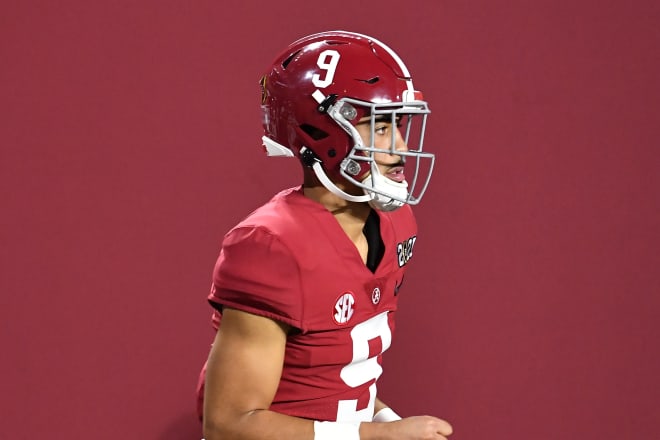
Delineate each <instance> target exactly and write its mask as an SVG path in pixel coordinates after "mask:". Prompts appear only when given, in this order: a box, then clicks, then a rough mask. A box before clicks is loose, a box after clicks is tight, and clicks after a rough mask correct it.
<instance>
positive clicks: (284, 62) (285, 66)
mask: <svg viewBox="0 0 660 440" xmlns="http://www.w3.org/2000/svg"><path fill="white" fill-rule="evenodd" d="M299 53H300V51H299V50H297V51H295V52H294V53H292V54H291V55H289V57H288V58H287V59H285V60H284V61H282V68H283V69H286V68H287V66H288V65H289V63H290V62H291V61H292V60H293V59H294V58H295V57H296V55H298V54H299Z"/></svg>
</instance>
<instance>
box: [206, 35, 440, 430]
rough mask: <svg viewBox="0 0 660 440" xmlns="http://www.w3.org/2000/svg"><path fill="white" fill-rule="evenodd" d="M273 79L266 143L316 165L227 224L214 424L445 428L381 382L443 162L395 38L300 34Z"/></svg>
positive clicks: (267, 95)
mask: <svg viewBox="0 0 660 440" xmlns="http://www.w3.org/2000/svg"><path fill="white" fill-rule="evenodd" d="M261 92H262V96H261V105H262V110H263V126H264V134H265V135H264V137H263V145H264V148H265V150H266V152H267V153H268V155H271V156H289V157H297V158H298V159H299V160H300V162H301V164H302V168H303V175H304V179H303V184H302V185H301V186H298V187H295V188H290V189H286V190H284V191H282V192H280V193H278V194H277V195H275V196H274V197H273V198H272V199H271V200H270V201H269V202H268V203H266V204H265V205H263V206H262V207H260V208H258V209H257V210H256V211H254V212H253V213H252V214H250V215H249V216H248V217H247V218H246V219H245V220H243V221H242V222H240V223H239V224H238V225H237V226H236V227H234V228H233V229H232V230H231V231H229V233H227V234H226V236H225V238H224V241H223V244H222V249H221V251H220V255H219V258H218V260H217V263H216V265H215V268H214V272H213V284H212V288H211V293H210V295H209V297H208V299H209V302H210V303H211V305H212V306H213V307H214V319H213V323H214V326H215V327H216V329H217V333H216V338H215V340H214V342H213V345H212V348H211V352H210V355H209V358H208V361H207V363H206V365H205V369H204V371H203V372H202V374H201V376H200V385H199V395H200V399H199V410H200V417H202V419H203V426H204V435H205V437H206V439H207V440H213V439H223V440H227V439H246V440H250V439H255V440H257V439H260V440H266V439H273V440H282V439H287V440H296V439H300V440H359V439H362V440H368V439H396V440H420V439H445V438H446V437H447V436H448V435H450V434H451V432H452V428H451V426H450V425H449V424H448V423H447V422H445V421H443V420H441V419H438V418H436V417H431V416H416V417H408V418H403V419H402V418H401V417H399V416H398V415H397V414H396V412H394V410H392V409H390V408H389V407H388V406H387V405H386V404H385V403H384V402H383V401H381V400H380V399H379V397H378V393H377V388H376V382H377V380H378V378H379V376H380V375H381V373H382V368H381V360H382V355H383V353H384V352H385V351H386V350H387V349H388V348H389V347H390V344H391V341H392V333H393V331H394V321H395V316H396V311H397V301H398V293H399V289H400V288H401V285H402V284H403V280H404V273H405V271H406V268H407V265H408V264H409V263H410V260H411V259H412V257H413V250H414V246H415V242H416V240H417V225H416V222H415V218H414V216H413V212H412V209H411V207H410V206H411V205H416V204H417V203H419V201H420V200H421V198H422V196H423V194H424V192H425V190H426V187H427V185H428V182H429V178H430V177H431V170H432V168H433V161H434V156H433V154H431V153H428V152H425V151H423V149H422V147H423V143H424V130H425V128H426V118H427V116H428V114H429V109H428V105H427V103H426V102H425V101H424V99H423V96H422V94H421V93H420V92H419V91H417V90H415V88H414V87H413V83H412V79H411V76H410V73H409V72H408V69H407V68H406V66H405V65H404V63H403V62H402V61H401V59H400V58H399V56H398V55H397V54H396V53H395V52H394V51H393V50H392V49H390V48H389V47H387V46H386V45H385V44H383V43H381V42H379V41H378V40H376V39H374V38H371V37H369V36H366V35H361V34H356V33H351V32H344V31H333V32H324V33H319V34H314V35H310V36H307V37H305V38H302V39H300V40H298V41H296V42H294V43H292V44H291V45H289V46H288V47H287V48H286V49H285V50H284V51H283V52H282V53H280V54H279V56H277V57H276V59H275V60H274V61H273V63H272V64H271V65H270V67H269V68H268V70H267V72H266V73H265V75H264V76H263V78H262V80H261Z"/></svg>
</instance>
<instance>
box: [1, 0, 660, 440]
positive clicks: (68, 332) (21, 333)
mask: <svg viewBox="0 0 660 440" xmlns="http://www.w3.org/2000/svg"><path fill="white" fill-rule="evenodd" d="M254 3H255V2H243V1H224V2H217V1H208V0H206V1H195V2H188V1H127V0H122V1H113V2H90V1H83V0H68V1H58V2H51V1H45V0H44V1H23V2H8V1H3V2H1V4H0V60H1V64H0V145H1V147H2V148H1V150H0V154H1V156H0V203H1V205H0V209H1V215H0V240H1V242H0V271H1V278H0V314H1V316H0V318H1V321H0V329H1V330H0V347H1V348H2V352H3V356H2V362H1V363H0V387H1V388H0V402H1V403H0V437H2V438H13V439H27V438H31V439H32V438H54V439H78V438H80V439H82V438H95V439H120V438H121V439H156V440H175V439H196V438H199V435H200V429H199V425H198V423H197V421H196V420H195V418H194V414H193V413H194V387H195V382H196V378H197V372H198V370H199V367H200V365H201V364H202V362H203V361H204V358H205V356H206V353H207V350H208V346H209V343H210V341H211V338H212V332H211V328H210V322H209V317H210V309H209V307H208V306H207V304H206V302H205V296H206V293H207V291H208V287H209V283H210V273H211V269H212V266H213V263H214V261H215V258H216V255H217V252H218V249H219V243H220V240H221V237H222V235H223V234H224V232H226V230H227V229H228V228H229V227H230V226H232V225H233V224H234V223H235V222H237V221H238V220H239V219H241V218H242V217H243V216H244V215H246V214H247V213H248V212H249V211H250V210H251V209H252V208H254V207H255V206H257V205H258V204H260V203H262V202H263V201H265V200H266V199H267V198H268V197H269V196H270V195H271V194H272V193H274V192H275V191H277V190H278V189H279V188H282V187H285V186H289V185H294V184H297V183H298V182H299V174H298V165H297V164H296V163H295V162H294V161H287V160H285V159H279V160H278V159H271V160H267V159H266V158H265V157H264V156H263V154H262V151H261V149H260V147H259V138H260V135H261V132H260V125H259V123H260V122H259V113H258V96H259V95H258V87H257V80H258V78H259V75H260V74H261V72H262V70H263V69H264V68H265V67H266V66H267V64H268V62H269V61H270V60H271V59H272V57H273V56H274V55H275V53H276V52H277V51H279V50H280V49H281V48H282V47H284V46H285V45H286V44H288V43H289V42H290V41H292V40H293V39H295V38H298V37H300V36H302V35H305V34H307V33H311V32H316V31H320V30H327V29H333V28H343V29H349V30H354V31H359V32H363V33H367V34H372V35H374V36H376V37H377V38H380V39H382V40H383V41H385V42H387V43H389V44H390V45H391V46H393V47H394V48H395V50H397V51H398V52H399V53H400V54H402V56H403V57H404V59H405V60H406V61H407V63H408V66H409V67H410V69H411V71H412V72H414V74H415V79H416V85H417V87H418V88H420V89H422V90H423V91H424V93H425V96H426V97H427V98H428V100H429V101H430V103H431V105H432V110H433V115H432V120H431V121H432V124H431V127H430V129H429V132H428V139H427V143H428V145H429V146H431V148H432V149H433V150H434V151H435V152H436V153H437V154H438V168H437V170H436V173H435V175H434V179H433V181H432V184H431V187H430V189H429V191H428V193H427V196H426V199H425V200H424V203H423V204H422V205H421V206H419V208H418V209H417V213H418V216H419V223H420V228H421V232H420V239H419V240H418V245H417V247H416V248H415V259H414V264H413V266H412V267H411V269H410V272H411V273H410V274H409V276H408V277H407V280H406V286H405V291H404V292H403V296H402V299H401V300H402V310H401V313H400V320H399V326H398V333H397V335H396V337H395V341H394V347H393V348H392V350H391V353H390V355H389V357H387V358H386V372H385V374H384V376H383V381H382V386H381V394H382V396H383V398H384V399H385V400H387V401H388V402H390V403H391V404H392V405H393V406H394V407H395V408H397V410H398V411H399V412H400V413H402V414H403V415H413V414H420V413H430V414H436V415H439V416H442V417H445V418H447V419H448V420H450V421H451V422H452V423H453V424H454V426H455V435H454V437H453V438H455V439H466V440H467V439H470V440H479V439H483V440H486V439H488V440H498V439H507V440H508V439H536V440H543V439H556V438H562V439H581V440H585V439H587V440H588V439H600V438H626V439H650V438H657V426H658V422H660V404H659V403H658V402H659V398H660V380H659V379H658V372H659V371H660V351H659V350H658V340H659V338H660V274H659V272H660V271H659V267H660V259H659V257H658V254H659V250H660V232H659V231H660V228H659V226H660V225H659V221H658V220H659V218H660V216H659V210H660V182H659V179H658V170H659V166H660V153H659V150H658V140H659V139H660V128H659V127H660V124H658V110H659V109H660V105H659V104H660V102H659V100H660V93H659V85H658V78H659V77H660V60H659V57H658V53H659V49H658V47H659V43H660V32H659V29H660V6H658V2H655V1H651V0H637V1H632V2H624V1H603V0H600V1H596V0H575V1H572V2H556V1H550V0H537V1H532V2H530V1H522V0H507V1H492V0H488V1H486V0H474V1H456V0H454V1H443V0H428V1H415V2H408V3H405V2H404V3H402V2H395V1H389V0H383V1H380V2H376V3H373V2H355V1H345V0H335V1H333V2H323V3H320V2H302V1H293V0H280V1H279V2H263V4H261V5H259V7H256V6H255V4H254Z"/></svg>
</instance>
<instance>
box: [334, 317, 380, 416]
mask: <svg viewBox="0 0 660 440" xmlns="http://www.w3.org/2000/svg"><path fill="white" fill-rule="evenodd" d="M387 313H388V312H383V313H381V314H380V315H376V316H374V317H373V318H370V319H368V320H366V321H364V322H361V323H360V324H358V325H356V326H355V327H353V330H351V340H352V341H353V360H352V361H351V363H350V364H348V365H346V366H345V367H344V368H342V370H341V374H340V376H341V378H342V380H343V381H344V383H345V384H346V385H348V386H349V387H351V388H355V387H358V386H360V385H364V384H366V383H368V382H371V381H372V380H373V381H375V380H376V379H378V377H380V375H381V373H382V372H383V368H382V367H381V366H380V364H379V363H378V355H379V354H381V353H383V352H384V351H385V350H387V349H388V348H389V347H390V344H391V343H392V331H391V330H390V326H389V323H388V319H387ZM376 338H380V340H381V344H382V351H381V353H378V355H375V356H373V357H369V341H370V340H373V339H376ZM375 402H376V382H374V383H373V384H372V385H371V386H370V387H369V404H368V406H367V407H366V408H363V409H360V410H358V409H357V403H358V401H357V399H353V400H340V401H339V406H338V408H337V421H338V422H348V421H363V422H366V421H371V418H372V417H373V414H374V403H375Z"/></svg>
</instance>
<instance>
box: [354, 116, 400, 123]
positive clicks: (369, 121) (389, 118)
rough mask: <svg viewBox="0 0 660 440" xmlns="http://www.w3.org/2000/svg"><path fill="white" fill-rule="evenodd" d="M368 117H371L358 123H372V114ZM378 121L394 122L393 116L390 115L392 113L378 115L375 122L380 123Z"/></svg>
mask: <svg viewBox="0 0 660 440" xmlns="http://www.w3.org/2000/svg"><path fill="white" fill-rule="evenodd" d="M367 118H369V119H365V120H364V121H360V122H358V123H357V125H360V124H367V123H369V124H370V123H371V116H367ZM378 122H387V123H392V116H390V115H378V116H376V117H375V118H374V123H378Z"/></svg>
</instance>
